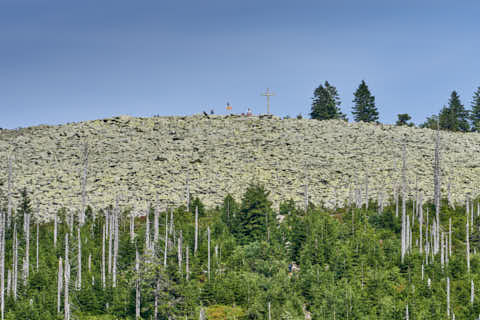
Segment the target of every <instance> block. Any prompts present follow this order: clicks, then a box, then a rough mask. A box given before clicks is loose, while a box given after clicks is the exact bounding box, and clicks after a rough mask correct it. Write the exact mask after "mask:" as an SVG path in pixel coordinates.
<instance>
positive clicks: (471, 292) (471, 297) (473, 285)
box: [470, 279, 475, 305]
mask: <svg viewBox="0 0 480 320" xmlns="http://www.w3.org/2000/svg"><path fill="white" fill-rule="evenodd" d="M474 300H475V284H474V283H473V279H471V280H470V303H471V304H472V305H473V301H474Z"/></svg>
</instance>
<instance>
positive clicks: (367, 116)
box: [352, 80, 378, 122]
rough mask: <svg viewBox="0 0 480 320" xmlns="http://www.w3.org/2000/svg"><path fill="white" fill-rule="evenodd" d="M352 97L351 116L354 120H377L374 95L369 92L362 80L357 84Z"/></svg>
mask: <svg viewBox="0 0 480 320" xmlns="http://www.w3.org/2000/svg"><path fill="white" fill-rule="evenodd" d="M354 96H355V98H354V99H353V103H354V104H355V105H354V106H353V110H352V113H353V117H354V120H355V121H357V122H358V121H363V122H376V121H378V110H377V107H376V106H375V97H374V96H373V95H372V94H371V93H370V90H369V89H368V86H367V84H366V83H365V81H364V80H362V82H361V83H360V85H359V86H358V89H357V91H355V93H354Z"/></svg>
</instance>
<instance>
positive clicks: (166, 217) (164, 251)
mask: <svg viewBox="0 0 480 320" xmlns="http://www.w3.org/2000/svg"><path fill="white" fill-rule="evenodd" d="M167 251H168V212H166V211H165V248H164V250H163V268H165V269H166V268H167Z"/></svg>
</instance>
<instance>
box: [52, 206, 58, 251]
mask: <svg viewBox="0 0 480 320" xmlns="http://www.w3.org/2000/svg"><path fill="white" fill-rule="evenodd" d="M57 233H58V226H57V212H56V211H55V214H54V215H53V247H54V248H55V249H56V248H57Z"/></svg>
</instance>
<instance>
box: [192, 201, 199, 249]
mask: <svg viewBox="0 0 480 320" xmlns="http://www.w3.org/2000/svg"><path fill="white" fill-rule="evenodd" d="M197 250H198V207H195V245H194V247H193V255H194V256H195V257H196V256H197Z"/></svg>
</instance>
